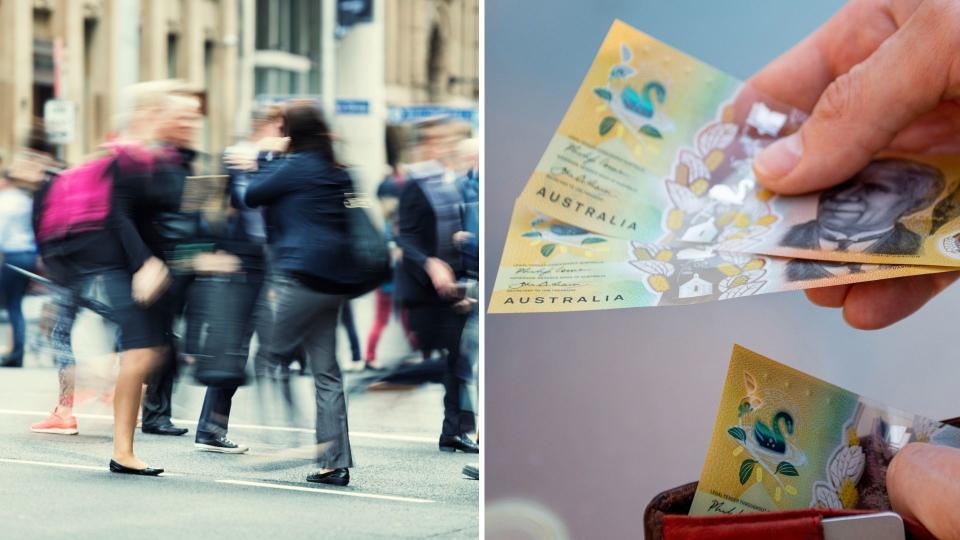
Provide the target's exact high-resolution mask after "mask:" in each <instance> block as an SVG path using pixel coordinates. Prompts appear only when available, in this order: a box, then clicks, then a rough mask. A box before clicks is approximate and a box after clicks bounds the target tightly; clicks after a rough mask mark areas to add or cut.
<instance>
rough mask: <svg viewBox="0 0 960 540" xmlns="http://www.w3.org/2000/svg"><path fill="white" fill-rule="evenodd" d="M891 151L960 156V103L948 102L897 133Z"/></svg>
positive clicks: (891, 144)
mask: <svg viewBox="0 0 960 540" xmlns="http://www.w3.org/2000/svg"><path fill="white" fill-rule="evenodd" d="M890 149H891V150H897V151H901V152H910V153H916V154H957V153H960V103H957V102H953V101H947V102H943V103H941V104H940V105H938V106H937V108H935V109H934V110H932V111H930V112H928V113H926V114H924V115H923V116H921V117H920V118H918V119H916V120H915V121H914V122H913V123H911V124H910V125H909V126H907V127H906V128H904V129H903V130H901V131H900V133H898V134H897V137H896V138H895V139H894V140H893V142H892V143H890Z"/></svg>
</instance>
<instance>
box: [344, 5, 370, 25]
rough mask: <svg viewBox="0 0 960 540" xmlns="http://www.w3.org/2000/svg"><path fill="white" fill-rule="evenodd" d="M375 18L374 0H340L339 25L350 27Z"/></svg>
mask: <svg viewBox="0 0 960 540" xmlns="http://www.w3.org/2000/svg"><path fill="white" fill-rule="evenodd" d="M372 20H373V0H338V1H337V25H338V26H341V27H344V28H349V27H351V26H353V25H355V24H357V23H365V22H370V21H372Z"/></svg>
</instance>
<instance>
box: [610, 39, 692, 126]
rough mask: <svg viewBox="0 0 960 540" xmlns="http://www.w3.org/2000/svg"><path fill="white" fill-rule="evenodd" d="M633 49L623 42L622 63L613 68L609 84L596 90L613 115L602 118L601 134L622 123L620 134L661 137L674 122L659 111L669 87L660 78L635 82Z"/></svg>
mask: <svg viewBox="0 0 960 540" xmlns="http://www.w3.org/2000/svg"><path fill="white" fill-rule="evenodd" d="M631 62H633V52H632V51H631V50H630V47H627V46H626V45H620V63H619V64H616V65H614V66H613V67H612V68H610V74H609V76H608V77H607V84H606V86H599V87H597V88H594V89H593V92H594V94H596V95H597V96H598V97H599V98H600V99H602V100H604V101H606V102H607V105H608V106H609V108H610V113H611V114H610V115H609V116H606V117H604V118H603V120H601V121H600V126H599V130H600V135H606V134H608V133H610V131H611V130H612V129H614V127H615V126H618V125H620V126H622V129H618V130H617V132H618V133H631V134H636V133H639V134H641V135H644V136H645V137H647V138H653V139H661V138H663V134H664V132H669V131H673V128H674V126H673V123H672V122H671V121H670V120H669V118H667V117H666V115H665V114H663V113H662V112H661V111H660V106H661V105H663V103H664V101H665V100H666V99H667V87H666V86H665V85H664V84H663V83H662V82H660V81H647V82H645V83H642V84H640V83H635V82H634V81H633V79H634V78H635V77H636V76H637V75H638V73H637V70H636V69H634V68H633V66H631Z"/></svg>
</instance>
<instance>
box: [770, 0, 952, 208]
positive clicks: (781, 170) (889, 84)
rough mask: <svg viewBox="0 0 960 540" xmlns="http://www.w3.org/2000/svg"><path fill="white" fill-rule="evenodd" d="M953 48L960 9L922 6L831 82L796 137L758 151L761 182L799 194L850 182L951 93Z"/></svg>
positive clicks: (935, 3)
mask: <svg viewBox="0 0 960 540" xmlns="http://www.w3.org/2000/svg"><path fill="white" fill-rule="evenodd" d="M953 43H960V3H958V2H938V1H933V2H925V3H924V4H922V5H921V6H920V7H919V8H918V9H917V11H916V12H915V13H914V15H913V16H912V17H910V19H909V20H908V21H907V22H906V24H905V25H904V26H903V27H902V28H901V29H900V30H898V31H897V32H896V33H894V34H893V35H892V36H891V37H890V38H889V39H887V40H886V41H885V42H883V44H882V45H881V46H880V47H879V48H878V49H877V50H876V52H874V53H873V54H872V55H870V57H868V58H867V59H866V60H864V61H863V62H861V63H859V64H857V65H855V66H854V67H853V68H852V69H851V70H850V71H848V72H847V73H845V74H843V75H841V76H840V77H838V78H837V79H836V80H834V81H833V82H832V83H830V85H829V86H828V87H827V88H826V90H825V91H824V93H823V95H822V96H821V97H820V99H819V100H818V101H817V104H816V106H815V107H814V109H813V113H812V114H811V116H810V119H809V120H807V122H806V123H805V124H804V125H803V126H802V127H801V128H800V130H799V131H798V132H796V133H794V134H792V135H790V136H788V137H785V138H783V139H780V140H778V141H777V142H775V143H774V144H772V145H770V146H768V147H767V148H765V149H764V150H763V151H762V152H760V154H759V155H758V156H757V159H756V160H755V161H754V170H755V171H756V173H757V176H758V179H759V180H760V182H761V183H762V184H763V185H764V186H765V187H767V188H768V189H771V190H774V191H778V192H781V193H786V194H798V193H806V192H809V191H816V190H821V189H824V188H827V187H829V186H832V185H835V184H838V183H840V182H843V181H844V180H846V179H848V178H850V177H851V176H853V174H854V173H856V172H857V171H858V170H860V169H862V168H863V167H864V166H865V165H866V164H867V163H868V162H869V161H870V159H871V158H873V156H874V155H875V154H876V153H877V152H879V151H880V150H882V149H884V148H886V147H887V146H888V145H889V144H890V143H891V141H893V139H894V137H895V136H896V135H897V133H898V132H899V131H900V130H901V129H902V128H904V127H906V126H907V125H909V124H910V123H911V122H912V121H914V120H915V119H916V118H918V117H920V116H921V115H923V114H924V113H926V112H928V111H931V110H933V109H934V108H935V107H936V106H937V105H938V104H939V103H940V101H941V100H942V99H944V98H945V97H949V96H950V95H951V91H950V90H951V89H952V87H953V86H954V84H955V82H954V81H952V80H951V78H950V77H951V75H950V73H949V71H950V66H951V65H953V63H954V62H953V57H952V55H953V54H954V52H953V45H952V44H953Z"/></svg>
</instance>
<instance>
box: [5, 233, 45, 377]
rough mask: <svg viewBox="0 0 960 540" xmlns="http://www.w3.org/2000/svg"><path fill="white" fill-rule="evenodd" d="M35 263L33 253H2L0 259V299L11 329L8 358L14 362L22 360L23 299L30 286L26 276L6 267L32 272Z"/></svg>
mask: <svg viewBox="0 0 960 540" xmlns="http://www.w3.org/2000/svg"><path fill="white" fill-rule="evenodd" d="M36 263H37V253H36V252H35V251H17V252H14V253H4V254H3V256H2V257H0V297H3V299H4V306H3V307H5V308H6V310H7V315H8V316H9V317H10V326H12V327H13V349H12V350H11V351H10V358H11V359H12V360H14V361H17V360H19V361H22V360H23V349H24V344H25V343H26V342H27V324H26V321H25V320H24V318H23V297H24V296H25V295H26V293H27V286H28V285H29V284H30V280H29V278H27V276H25V275H23V274H21V273H20V272H17V271H16V270H14V269H12V268H9V267H7V265H8V264H10V265H13V266H16V267H18V268H22V269H24V270H28V271H31V272H32V271H33V270H34V269H35V267H36Z"/></svg>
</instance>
